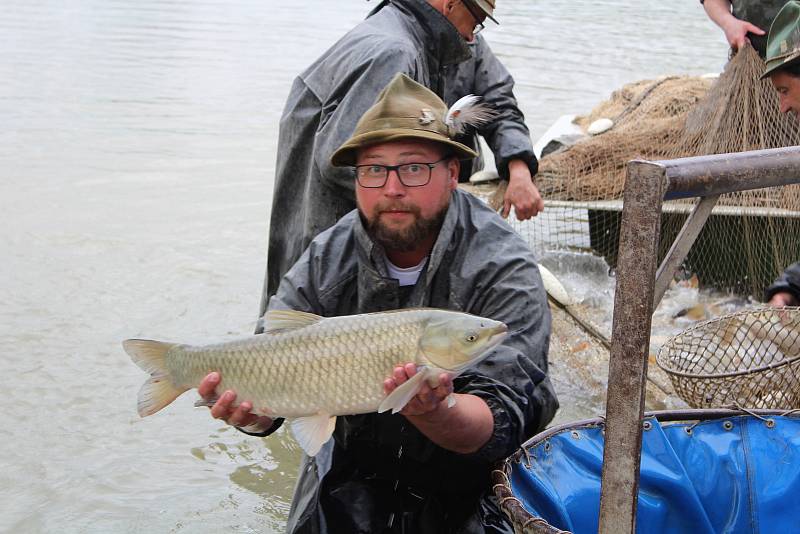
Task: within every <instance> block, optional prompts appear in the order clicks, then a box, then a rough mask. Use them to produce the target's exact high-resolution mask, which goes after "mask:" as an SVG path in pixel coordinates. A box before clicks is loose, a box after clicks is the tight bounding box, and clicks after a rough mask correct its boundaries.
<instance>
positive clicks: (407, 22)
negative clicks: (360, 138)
mask: <svg viewBox="0 0 800 534" xmlns="http://www.w3.org/2000/svg"><path fill="white" fill-rule="evenodd" d="M400 72H402V73H405V74H407V75H409V76H410V77H411V78H413V79H414V80H416V81H417V82H419V83H421V84H423V85H425V86H426V87H428V88H430V89H431V90H432V91H434V92H435V93H437V94H438V95H439V96H440V97H442V98H443V100H445V102H447V103H448V105H449V104H452V103H453V102H454V101H455V100H457V99H458V98H460V97H462V96H465V95H466V94H470V93H471V94H477V95H482V96H484V98H485V100H486V102H487V103H489V104H490V105H491V106H492V107H494V108H495V109H496V110H497V111H499V112H500V116H499V117H498V119H497V120H495V121H493V122H492V123H491V124H490V125H488V126H487V127H486V128H485V129H484V130H482V131H480V133H481V134H482V135H483V136H484V137H485V139H486V140H487V143H488V145H489V146H490V147H491V149H492V151H493V152H494V154H495V159H496V161H497V166H498V170H499V171H500V173H501V175H502V176H506V177H507V174H508V168H507V165H508V161H509V160H511V159H514V158H519V159H523V160H525V161H527V162H528V165H529V167H530V168H531V171H532V174H533V173H535V171H536V166H537V162H536V158H535V156H534V152H533V147H532V145H531V140H530V135H529V132H528V129H527V127H526V126H525V124H524V122H523V116H522V113H521V112H520V111H519V109H518V107H517V102H516V99H515V98H514V94H513V85H514V81H513V79H512V78H511V76H510V75H509V73H508V71H507V70H506V69H505V67H504V66H503V65H502V64H501V63H500V61H499V60H498V59H497V58H496V57H495V55H494V54H493V53H492V51H491V50H490V49H489V46H488V44H486V42H485V41H484V40H483V39H482V38H481V37H480V36H478V37H477V38H476V39H475V42H474V44H472V45H469V46H468V45H467V43H466V41H464V39H463V38H462V37H461V36H460V35H459V33H458V31H457V30H456V29H455V27H454V26H453V25H452V24H451V23H450V22H449V21H448V20H447V19H446V18H445V17H444V16H442V14H441V13H439V12H438V11H436V10H435V9H434V8H433V7H431V5H430V4H428V2H427V1H426V0H392V1H391V2H385V3H384V4H382V5H381V6H379V9H377V10H376V11H375V12H373V14H372V15H371V16H370V17H369V18H367V19H366V20H365V21H364V22H362V23H361V24H359V25H358V26H356V27H355V28H353V29H352V30H351V31H350V32H349V33H347V34H346V35H345V36H344V37H343V38H342V39H340V40H339V42H337V43H336V44H335V45H333V47H331V48H330V49H329V50H328V51H327V52H325V53H324V54H323V55H322V56H321V57H320V58H319V59H317V60H316V61H315V62H314V63H313V64H312V65H311V66H310V67H309V68H308V69H306V70H305V72H303V73H302V74H300V75H299V76H298V77H297V79H296V80H295V82H294V85H293V86H292V89H291V92H290V94H289V98H288V100H287V102H286V106H285V108H284V110H283V116H282V117H281V121H280V131H279V136H278V161H277V165H276V175H275V187H274V195H273V200H272V212H271V219H270V234H269V250H268V254H267V272H266V276H265V281H264V290H263V294H262V300H261V314H263V313H264V310H265V309H266V306H267V300H268V298H269V297H270V296H271V295H272V294H273V293H274V292H275V290H276V288H277V287H278V283H279V282H280V278H281V276H283V274H284V273H286V271H288V270H289V268H290V267H291V266H292V265H293V264H294V262H295V261H297V259H298V258H299V257H300V254H302V252H303V250H305V248H306V247H307V246H308V244H309V243H310V242H311V240H312V239H313V238H314V237H315V236H316V235H317V234H319V233H320V232H322V231H323V230H325V229H326V228H329V227H331V226H332V225H333V224H334V223H335V222H336V221H337V220H339V218H341V217H342V216H343V215H345V214H346V213H348V212H349V211H350V210H352V209H353V208H354V207H355V200H354V189H353V181H354V177H353V171H352V169H349V168H338V167H333V166H332V165H331V163H330V157H331V154H333V152H334V151H335V150H336V149H337V148H338V147H339V146H340V145H342V144H343V143H344V142H345V141H346V140H347V139H348V138H349V137H350V135H351V134H352V132H353V130H354V129H355V125H356V123H357V122H358V119H359V118H361V116H362V115H363V114H364V112H365V111H366V110H367V109H369V108H370V106H372V104H374V103H375V100H376V98H377V96H378V93H380V91H381V90H382V89H383V88H384V87H385V86H386V84H388V83H389V81H390V80H391V79H392V78H393V77H394V76H395V75H396V74H397V73H400ZM466 141H467V142H468V143H469V144H471V145H473V146H476V143H475V141H474V139H472V136H470V139H468V140H466ZM463 167H464V168H465V169H466V168H468V167H469V166H468V165H464V166H463Z"/></svg>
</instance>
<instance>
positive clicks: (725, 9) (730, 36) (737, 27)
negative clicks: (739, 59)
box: [703, 0, 766, 50]
mask: <svg viewBox="0 0 800 534" xmlns="http://www.w3.org/2000/svg"><path fill="white" fill-rule="evenodd" d="M703 9H705V10H706V14H707V15H708V18H710V19H711V20H712V21H714V24H716V25H717V26H719V27H720V28H721V29H722V31H723V32H725V39H727V40H728V44H729V45H731V48H733V49H734V50H739V47H740V46H742V45H743V44H745V43H749V42H750V39H748V38H747V34H748V32H749V33H753V34H755V35H764V34H765V33H766V32H765V31H764V30H762V29H761V28H759V27H758V26H756V25H755V24H751V23H749V22H747V21H746V20H740V19H737V18H736V17H734V16H733V14H732V13H731V3H730V1H729V0H705V1H704V2H703Z"/></svg>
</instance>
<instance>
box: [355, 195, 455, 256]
mask: <svg viewBox="0 0 800 534" xmlns="http://www.w3.org/2000/svg"><path fill="white" fill-rule="evenodd" d="M448 204H449V203H448ZM391 209H401V210H403V211H408V212H410V213H412V214H413V215H414V217H415V218H414V222H413V223H412V224H411V225H410V226H408V227H406V228H403V229H397V230H396V229H394V228H389V227H387V226H386V225H385V224H383V223H382V222H381V218H380V213H381V211H387V210H391ZM359 214H360V215H361V221H362V222H363V223H364V227H365V228H366V229H367V233H368V234H369V235H370V237H371V238H372V239H373V241H375V242H376V243H378V244H379V245H380V246H381V247H383V249H384V250H391V251H395V252H411V251H413V250H414V249H415V248H416V247H417V246H418V245H419V243H420V241H422V240H424V239H426V238H428V237H430V236H431V235H436V234H437V233H438V232H439V229H440V228H441V227H442V223H443V222H444V218H445V215H447V205H445V206H443V207H442V209H440V210H439V211H438V212H436V213H435V214H434V215H433V216H432V217H429V218H426V217H422V215H421V214H420V210H419V208H418V207H417V206H410V205H405V204H392V205H390V206H376V207H375V209H374V210H373V217H372V220H369V219H368V218H367V217H365V216H364V212H363V211H361V210H360V209H359Z"/></svg>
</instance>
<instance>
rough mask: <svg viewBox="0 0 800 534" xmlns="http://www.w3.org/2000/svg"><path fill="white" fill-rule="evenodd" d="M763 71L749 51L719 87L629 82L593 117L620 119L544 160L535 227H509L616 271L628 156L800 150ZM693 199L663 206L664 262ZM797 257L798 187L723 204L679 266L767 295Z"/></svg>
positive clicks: (540, 244) (734, 196)
mask: <svg viewBox="0 0 800 534" xmlns="http://www.w3.org/2000/svg"><path fill="white" fill-rule="evenodd" d="M763 72H764V62H763V60H762V59H761V58H760V57H759V56H758V54H757V53H756V52H755V50H753V48H752V47H750V46H745V47H743V48H742V49H741V51H740V52H739V53H738V54H736V55H735V56H734V57H733V58H732V59H731V61H729V62H728V64H727V65H726V67H725V70H724V72H723V73H722V74H721V75H720V76H719V77H718V78H716V79H713V78H706V77H687V76H669V77H664V78H660V79H657V80H646V81H640V82H636V83H632V84H629V85H626V86H624V87H622V88H621V89H619V90H618V91H615V92H614V93H613V94H612V96H611V98H610V100H608V101H607V102H604V103H602V104H600V105H599V106H598V107H597V108H595V109H594V110H593V111H592V112H591V113H590V114H589V115H588V116H586V117H581V118H578V119H576V121H575V122H576V124H578V125H579V126H581V127H582V128H584V129H585V128H587V127H588V125H590V124H592V123H593V122H594V121H595V120H597V119H598V118H608V119H611V120H612V121H613V127H612V128H611V129H610V130H607V131H605V132H603V133H600V134H598V135H593V136H586V137H583V138H581V139H580V140H579V141H578V142H576V143H575V144H572V145H571V146H567V147H565V148H562V149H560V150H556V151H555V152H552V153H549V154H547V155H545V156H543V157H542V159H541V161H540V166H539V174H538V175H537V179H536V182H537V185H538V187H539V189H540V191H541V193H542V196H543V197H544V198H545V201H546V203H547V208H546V210H545V212H544V214H542V215H540V216H539V217H537V218H536V219H535V220H534V221H528V222H523V223H519V222H516V221H514V222H513V223H512V224H514V225H515V227H516V229H517V231H518V232H520V233H521V234H523V235H524V236H526V237H527V238H528V241H529V242H530V243H532V244H533V246H534V248H536V249H537V252H539V253H540V254H543V253H547V252H548V251H552V250H554V249H560V250H564V249H566V250H581V251H587V250H590V251H592V252H593V253H595V254H599V255H601V256H602V257H603V258H604V259H605V260H606V262H607V263H608V264H609V266H610V267H612V268H613V267H615V266H616V262H617V248H618V236H619V224H620V220H621V213H622V191H623V188H624V184H625V173H626V164H627V162H628V161H629V160H632V159H648V160H661V159H673V158H679V157H687V156H699V155H709V154H718V153H729V152H740V151H745V150H756V149H766V148H777V147H783V146H793V145H800V126H798V121H797V120H796V119H795V117H794V116H788V115H784V114H781V113H780V110H779V105H778V97H777V93H776V91H775V89H774V88H773V87H772V84H771V82H770V81H769V80H760V79H759V77H760V76H761V74H762V73H763ZM695 202H696V200H695V199H689V200H681V201H670V202H666V203H665V205H664V208H663V218H662V225H661V226H662V230H661V232H662V235H661V250H660V255H661V258H663V256H664V255H665V253H666V251H667V250H668V249H669V246H670V245H671V243H672V241H673V240H674V238H675V237H676V236H677V234H678V231H679V230H680V228H681V226H682V225H683V223H684V221H685V220H686V217H687V216H688V214H689V213H690V211H691V209H692V207H693V205H694V203H695ZM798 257H800V186H798V185H792V186H786V187H780V188H767V189H759V190H753V191H743V192H737V193H731V194H727V195H723V196H722V197H721V198H720V200H719V203H718V205H717V207H716V208H715V210H714V212H713V214H712V216H711V218H710V219H709V221H708V222H707V223H706V226H705V228H704V229H703V231H702V233H701V234H700V236H699V238H698V240H697V242H696V244H695V245H694V247H693V248H692V250H691V251H690V253H689V255H688V257H687V258H686V260H685V261H684V265H683V270H684V272H685V274H686V276H687V278H688V277H689V276H691V275H692V274H695V275H697V277H698V278H699V280H700V284H701V286H703V287H715V288H718V289H721V290H729V291H734V292H737V293H739V294H743V295H753V296H756V297H760V296H761V294H762V292H763V290H764V288H765V287H766V286H767V285H769V284H770V283H771V282H772V281H773V280H774V279H775V277H776V276H777V275H778V274H779V273H780V272H781V271H782V270H783V269H784V268H785V267H786V265H789V264H790V263H792V262H793V261H796V260H797V258H798Z"/></svg>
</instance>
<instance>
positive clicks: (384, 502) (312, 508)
mask: <svg viewBox="0 0 800 534" xmlns="http://www.w3.org/2000/svg"><path fill="white" fill-rule="evenodd" d="M446 112H447V107H446V106H445V104H444V102H442V101H441V100H440V99H439V98H438V97H437V96H436V95H435V94H434V93H432V92H431V91H430V90H428V89H426V88H425V87H423V86H421V85H420V84H418V83H416V82H414V81H413V80H411V79H410V78H409V77H407V76H405V75H398V76H397V77H396V78H395V79H394V80H393V81H392V82H391V84H390V85H389V86H388V87H387V88H386V89H385V90H384V91H383V92H382V93H381V94H380V96H379V100H378V101H377V103H376V104H375V106H374V107H372V108H371V109H370V110H369V111H367V113H366V114H365V115H364V117H363V118H362V119H361V120H360V121H359V123H358V125H357V127H356V129H355V132H354V134H353V136H352V137H351V138H350V139H349V140H348V141H347V142H345V143H344V144H343V145H342V146H341V147H340V148H339V149H338V150H337V151H336V152H335V153H334V154H333V157H332V160H333V163H334V164H335V165H341V166H350V167H351V168H352V167H353V166H357V167H356V169H357V170H356V178H354V181H356V186H355V188H356V197H357V203H358V209H357V210H353V211H352V212H350V213H348V214H347V215H345V216H344V217H343V218H342V219H341V220H339V221H338V222H337V223H336V224H335V225H334V226H333V227H331V228H329V229H328V230H326V231H325V232H323V233H321V234H320V235H318V236H317V237H316V238H315V239H314V240H313V241H312V242H311V245H310V246H309V247H308V249H307V250H306V251H305V252H304V253H303V255H302V257H301V258H300V260H299V261H298V262H297V263H296V264H295V265H294V266H293V267H292V268H291V269H290V270H289V272H288V273H287V274H286V276H285V277H284V278H283V280H282V281H281V284H280V287H279V288H278V291H277V293H276V295H275V297H274V298H272V299H271V300H270V309H294V310H301V311H305V312H311V313H315V314H318V315H322V316H338V315H351V314H358V313H368V312H377V311H384V310H392V309H398V308H410V307H420V306H425V307H436V308H444V309H450V310H458V311H463V312H468V313H472V314H475V315H480V316H483V317H488V318H491V319H495V320H499V321H503V322H504V323H506V324H507V325H508V329H509V335H508V336H507V337H506V338H505V340H504V341H503V342H502V343H501V344H500V345H499V346H497V347H496V348H495V349H494V350H493V351H492V352H491V353H490V355H489V356H488V357H487V358H486V359H485V360H484V361H483V362H482V363H480V364H478V365H477V366H476V367H475V368H473V369H471V370H468V371H465V372H464V373H463V374H462V375H459V376H458V377H456V378H455V379H452V378H451V377H449V376H447V375H440V377H439V382H438V384H437V385H434V386H432V387H428V386H426V387H425V388H424V390H423V391H420V392H419V393H418V394H417V396H416V397H414V399H413V400H412V402H410V403H409V404H408V405H407V406H406V408H404V409H403V411H401V412H400V413H399V414H395V415H392V414H391V413H388V412H387V413H382V414H378V413H369V414H363V415H352V416H342V417H338V418H337V420H336V427H335V430H334V433H333V439H332V440H330V441H328V443H327V444H326V445H325V446H323V449H322V451H321V452H320V453H319V454H317V455H316V456H315V457H309V456H305V455H304V457H303V460H302V464H301V469H300V474H299V479H298V483H297V486H296V488H295V495H294V498H293V501H292V507H291V511H290V514H289V519H288V528H287V530H288V531H289V532H291V533H318V532H331V533H339V532H343V533H344V532H346V533H380V532H407V533H411V532H413V533H418V534H425V533H436V534H446V533H500V532H503V533H509V534H510V533H511V532H513V529H512V527H511V525H510V523H509V521H508V520H507V519H506V518H505V516H504V515H503V514H502V513H501V511H500V509H499V507H498V504H497V502H496V499H495V497H494V496H493V494H492V491H491V483H490V472H491V470H492V468H493V466H494V465H496V463H497V462H499V461H500V460H502V459H504V458H506V457H507V456H508V455H509V454H511V453H512V452H514V451H515V450H517V449H518V448H519V446H520V445H521V444H522V443H523V442H524V441H526V440H527V439H528V438H530V437H531V436H533V435H534V434H535V433H536V432H538V431H541V430H542V429H543V428H544V427H545V425H547V423H548V422H550V420H551V419H552V418H553V415H554V413H555V411H556V409H557V407H558V401H557V400H556V396H555V393H554V391H553V388H552V385H551V384H550V381H549V379H548V374H547V373H548V361H547V353H548V347H549V337H550V313H549V308H548V304H547V296H546V293H545V291H544V288H543V285H542V279H541V277H540V275H539V271H538V269H537V266H536V263H535V261H534V257H533V254H532V252H531V250H530V248H529V247H528V245H527V244H526V243H525V242H524V241H523V240H522V238H520V236H519V235H517V234H516V233H515V232H514V231H513V230H512V229H511V228H510V227H509V226H508V225H507V224H506V223H505V222H503V220H502V219H501V218H500V216H499V215H498V214H497V213H496V212H494V211H493V210H492V209H490V208H489V207H488V206H486V205H485V204H484V203H483V202H482V201H480V200H478V199H477V198H475V197H473V196H472V195H470V194H468V193H465V192H463V191H461V190H459V189H458V188H457V177H458V173H459V166H460V165H459V160H460V159H466V158H469V157H474V156H475V155H476V153H475V152H474V151H473V150H472V149H471V148H469V147H467V146H466V145H463V144H461V143H459V142H458V141H456V140H455V139H454V137H455V132H456V130H457V129H458V123H457V121H452V120H444V118H445V117H446V116H447V114H446ZM462 115H464V116H466V115H468V114H467V113H463V114H462ZM265 335H269V334H265ZM401 363H402V362H398V365H399V366H398V367H397V368H395V370H394V373H393V375H392V376H391V377H388V376H387V380H386V382H384V391H385V393H387V394H388V393H390V392H391V391H392V390H393V389H394V388H395V387H397V386H398V385H400V384H402V383H403V382H405V380H407V379H408V378H410V377H411V376H413V374H415V372H416V369H415V368H414V366H413V364H406V365H401ZM220 379H221V377H220V376H219V374H218V373H211V374H209V375H208V376H207V377H206V378H205V379H204V380H203V382H202V383H201V385H200V387H199V388H198V389H199V392H200V394H201V396H203V397H204V398H206V399H207V400H210V399H213V398H214V397H215V388H216V386H217V384H219V383H220ZM452 392H455V395H456V398H457V402H456V404H455V405H454V406H453V407H452V408H449V407H448V404H447V401H446V398H447V395H449V394H450V393H452ZM251 409H252V403H250V402H248V401H247V400H244V399H243V400H242V402H241V403H237V401H236V396H235V392H233V391H226V392H223V393H222V395H221V396H220V398H219V400H217V401H216V404H215V405H214V406H213V407H212V409H211V414H212V416H214V417H216V418H219V419H223V420H225V421H227V422H228V423H229V424H232V425H234V426H237V427H239V428H240V429H242V430H244V431H246V432H248V433H252V434H254V435H268V434H270V433H272V432H273V431H274V430H275V429H276V428H277V427H278V426H280V424H281V423H282V420H279V419H278V420H275V421H273V420H271V419H269V418H267V417H263V416H256V415H254V414H251V413H249V411H250V410H251ZM265 429H266V430H265Z"/></svg>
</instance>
